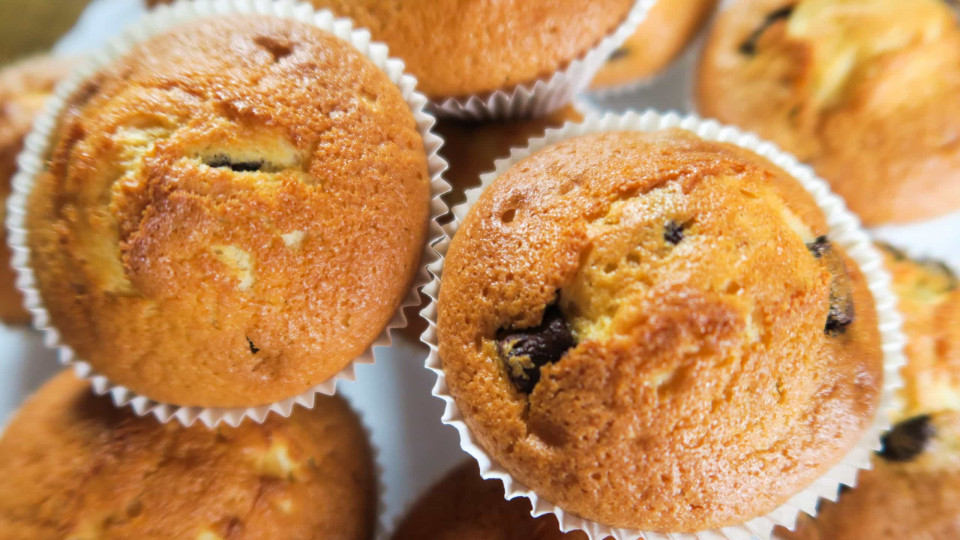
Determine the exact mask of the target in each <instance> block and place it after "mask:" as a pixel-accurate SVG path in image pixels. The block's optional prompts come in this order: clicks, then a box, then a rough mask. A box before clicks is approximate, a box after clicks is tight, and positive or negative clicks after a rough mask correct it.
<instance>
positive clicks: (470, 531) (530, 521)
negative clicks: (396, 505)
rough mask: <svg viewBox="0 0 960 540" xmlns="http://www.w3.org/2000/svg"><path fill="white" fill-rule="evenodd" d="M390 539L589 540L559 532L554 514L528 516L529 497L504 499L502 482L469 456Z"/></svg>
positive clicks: (422, 499)
mask: <svg viewBox="0 0 960 540" xmlns="http://www.w3.org/2000/svg"><path fill="white" fill-rule="evenodd" d="M393 540H587V535H586V534H585V533H584V532H583V531H574V532H571V533H567V534H564V533H562V532H560V526H559V525H558V523H557V518H556V517H554V516H552V515H546V516H542V517H539V518H534V517H532V516H531V515H530V500H529V499H526V498H524V497H518V498H516V499H513V500H510V501H508V500H506V499H504V498H503V484H502V483H500V481H498V480H484V479H483V478H481V477H480V474H479V472H478V471H477V464H476V463H475V462H473V461H472V460H471V461H469V462H467V463H464V464H462V465H460V466H459V467H457V468H456V469H454V470H452V471H450V472H449V473H448V474H447V475H446V476H445V477H444V478H443V479H442V480H440V482H438V483H437V484H436V485H435V486H433V487H432V488H430V491H428V492H427V493H426V494H424V495H423V496H422V497H420V499H419V500H418V501H417V503H416V504H415V505H414V506H413V508H412V509H411V510H410V512H409V513H408V514H407V516H406V517H405V518H404V519H403V521H402V522H400V525H399V526H398V527H397V530H396V531H395V532H394V533H393Z"/></svg>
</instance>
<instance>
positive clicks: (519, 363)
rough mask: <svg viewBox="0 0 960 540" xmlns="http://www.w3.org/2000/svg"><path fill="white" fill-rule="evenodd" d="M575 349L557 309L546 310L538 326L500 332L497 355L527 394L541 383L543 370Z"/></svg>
mask: <svg viewBox="0 0 960 540" xmlns="http://www.w3.org/2000/svg"><path fill="white" fill-rule="evenodd" d="M573 346H574V340H573V333H572V332H571V331H570V327H569V326H568V325H567V321H565V320H564V319H563V314H562V313H560V309H559V308H558V307H557V306H556V305H551V306H548V307H547V309H546V311H545V312H544V314H543V321H542V322H541V323H540V324H539V325H538V326H535V327H533V328H524V329H522V330H501V331H499V332H497V351H498V352H499V353H500V358H501V359H502V360H503V362H504V364H505V365H506V368H507V376H508V377H509V378H510V382H511V383H513V386H514V387H516V389H517V390H519V391H520V392H523V393H526V394H529V393H530V392H532V391H533V388H534V386H536V384H537V383H538V382H540V368H541V367H543V366H545V365H547V364H552V363H554V362H556V361H558V360H560V359H561V358H562V357H563V355H564V354H566V352H567V351H568V350H570V349H571V348H572V347H573Z"/></svg>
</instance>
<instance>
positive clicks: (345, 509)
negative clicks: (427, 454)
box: [0, 372, 376, 540]
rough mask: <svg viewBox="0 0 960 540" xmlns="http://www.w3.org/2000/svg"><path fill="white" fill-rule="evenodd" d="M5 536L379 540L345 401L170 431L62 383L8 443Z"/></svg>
mask: <svg viewBox="0 0 960 540" xmlns="http://www.w3.org/2000/svg"><path fill="white" fill-rule="evenodd" d="M0 474H2V475H3V482H2V483H0V536H2V537H3V538H76V539H81V538H98V539H114V538H116V539H119V538H141V539H162V538H164V539H165V538H191V539H192V538H196V539H198V540H226V539H242V538H249V539H253V538H304V539H308V538H312V539H317V540H320V539H324V540H328V539H342V540H361V539H369V538H372V537H373V530H374V524H375V522H376V480H375V478H374V468H373V463H372V457H371V450H370V446H369V443H368V442H367V438H366V434H365V433H364V430H363V427H362V426H361V425H360V422H359V421H358V420H357V417H356V416H355V415H354V414H353V412H352V411H351V410H350V408H349V407H348V406H347V404H346V403H345V402H344V401H343V400H342V399H340V398H337V397H326V396H323V397H319V398H318V399H317V405H316V408H315V409H314V410H306V409H302V408H297V409H295V410H294V411H293V414H292V415H291V416H290V418H289V419H284V418H280V417H278V416H271V417H270V418H268V419H267V421H266V422H264V423H263V424H262V425H261V424H256V423H253V422H247V423H245V424H243V425H241V426H240V427H238V428H230V427H219V428H217V429H214V430H208V429H207V428H205V427H203V426H199V425H198V426H195V427H191V428H184V427H182V426H180V425H179V424H176V423H173V424H160V423H158V422H157V421H156V420H155V419H153V418H151V417H136V416H133V414H132V413H130V412H129V411H128V410H126V409H117V408H115V407H114V406H113V405H112V404H111V402H110V399H109V398H107V397H95V396H94V395H93V394H92V393H91V392H90V388H89V386H88V384H87V383H85V382H82V381H80V380H78V379H77V378H76V377H75V376H74V375H73V374H72V373H70V372H63V373H61V374H60V375H58V376H57V377H55V378H54V379H53V380H52V381H50V382H48V383H47V384H46V385H45V386H43V387H42V388H41V389H40V391H39V392H37V394H36V395H34V396H33V397H32V398H31V399H29V400H28V401H27V402H26V403H25V404H24V406H23V407H22V408H21V410H20V412H19V413H17V415H16V416H15V417H14V419H13V421H12V422H11V423H10V425H9V426H8V427H7V430H6V433H5V434H4V436H3V438H2V439H0Z"/></svg>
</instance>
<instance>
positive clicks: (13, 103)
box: [0, 56, 70, 324]
mask: <svg viewBox="0 0 960 540" xmlns="http://www.w3.org/2000/svg"><path fill="white" fill-rule="evenodd" d="M69 73H70V60H69V59H63V58H54V57H52V56H41V57H37V58H33V59H30V60H25V61H23V62H20V63H18V64H14V65H12V66H9V67H7V68H6V69H4V70H2V71H0V203H2V204H0V223H6V220H7V205H6V201H7V197H8V196H9V195H10V181H11V180H12V179H13V175H14V174H15V173H16V172H17V156H18V155H20V151H21V150H22V149H23V140H24V138H25V137H26V136H27V133H29V132H30V127H31V126H32V125H33V119H34V117H36V115H37V114H38V113H39V112H40V111H41V110H42V109H43V104H44V103H45V102H46V99H47V98H48V97H49V96H50V95H51V94H52V93H53V89H54V86H56V84H57V83H58V82H60V80H61V79H63V78H64V77H66V76H67V74H69ZM15 281H16V275H15V274H14V272H13V269H12V268H11V267H10V249H9V248H8V247H7V228H6V227H2V228H0V321H3V322H5V323H10V324H24V323H27V322H29V321H30V313H28V312H27V310H26V309H24V308H23V298H22V297H21V295H20V292H19V291H18V290H17V288H16V286H15V284H14V282H15Z"/></svg>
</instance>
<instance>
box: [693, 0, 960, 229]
mask: <svg viewBox="0 0 960 540" xmlns="http://www.w3.org/2000/svg"><path fill="white" fill-rule="evenodd" d="M698 77H699V81H698V83H697V89H696V93H697V96H696V99H697V103H698V107H699V112H700V113H701V114H703V115H704V116H712V117H715V118H717V119H719V120H720V121H722V122H728V123H731V124H737V125H739V126H740V127H743V128H746V129H748V130H751V131H755V132H757V133H758V134H759V135H760V136H761V137H764V138H767V139H770V140H772V141H773V142H775V143H777V144H779V145H780V146H781V147H783V148H784V149H785V150H787V151H789V152H792V153H793V154H795V155H796V156H797V157H798V158H800V159H801V160H802V161H806V162H808V163H810V164H811V165H813V166H814V168H815V169H816V170H817V173H818V174H819V175H820V176H822V177H824V178H825V179H826V180H828V181H829V182H830V183H831V184H832V187H833V189H834V190H835V191H836V192H837V193H838V194H840V195H841V196H843V197H844V198H845V199H846V200H847V203H848V205H849V206H850V208H851V209H852V210H854V211H855V212H856V213H858V214H860V216H861V217H862V218H863V221H864V222H865V223H866V224H868V225H877V224H881V223H888V222H895V223H899V222H907V221H914V220H919V219H927V218H932V217H935V216H938V215H941V214H944V213H947V212H950V211H954V210H960V30H958V26H957V15H956V13H955V12H954V11H953V9H951V6H950V4H948V3H947V2H944V1H943V0H844V1H839V2H838V1H835V0H800V1H797V0H736V1H734V2H733V4H732V5H731V6H730V7H729V8H727V9H725V10H724V11H723V12H722V13H721V14H720V16H719V17H718V19H717V23H716V24H715V25H714V29H713V30H712V33H711V35H710V37H709V39H708V42H707V44H706V47H705V49H704V54H703V56H702V59H701V64H700V67H699V74H698Z"/></svg>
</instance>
